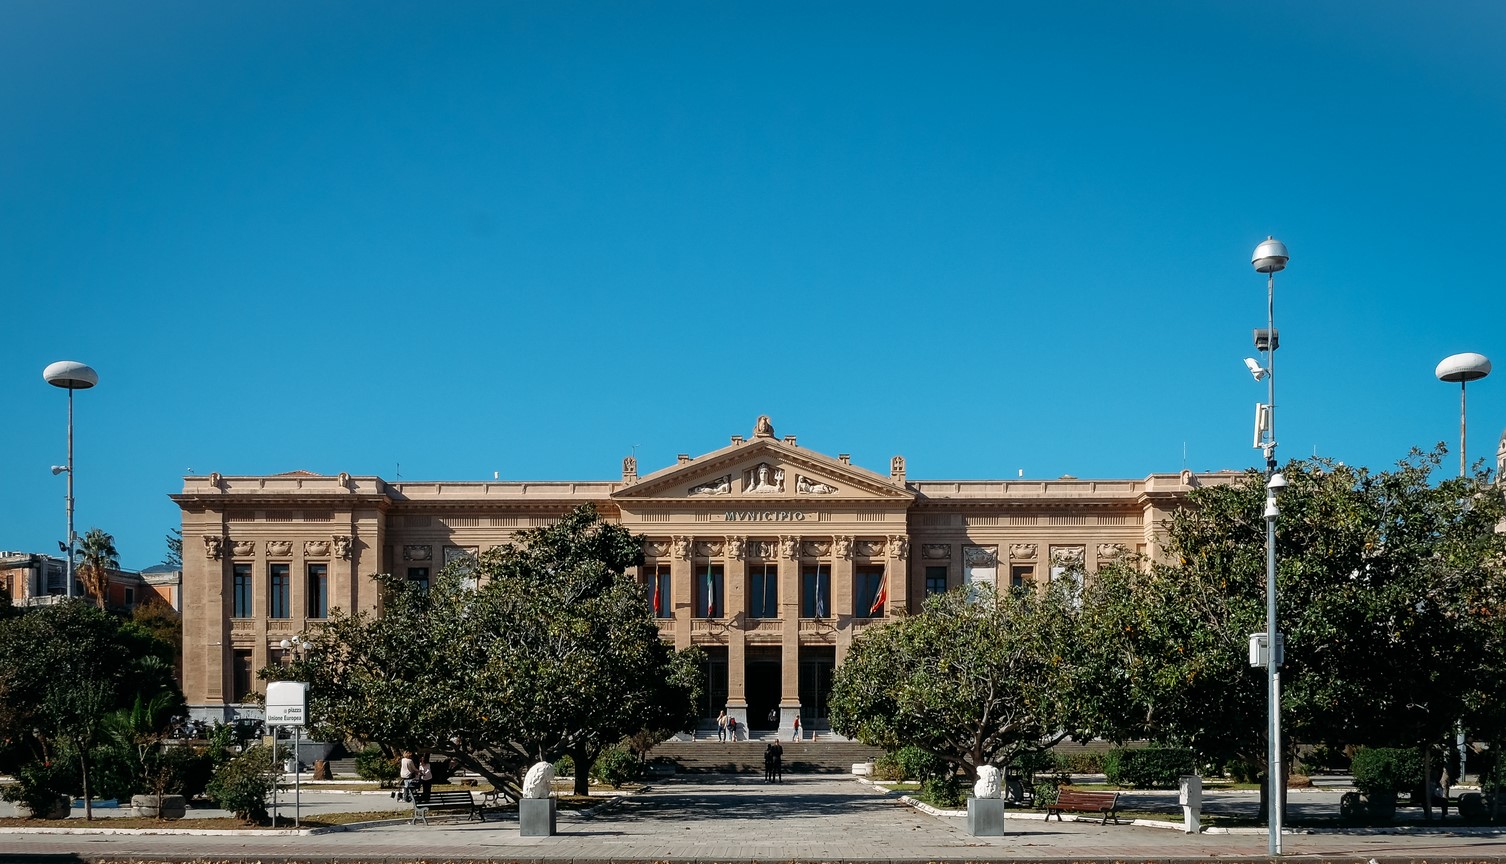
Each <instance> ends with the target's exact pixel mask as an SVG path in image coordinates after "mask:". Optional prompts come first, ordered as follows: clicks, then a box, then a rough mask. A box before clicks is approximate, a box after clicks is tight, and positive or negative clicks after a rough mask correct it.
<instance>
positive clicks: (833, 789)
mask: <svg viewBox="0 0 1506 864" xmlns="http://www.w3.org/2000/svg"><path fill="white" fill-rule="evenodd" d="M338 797H339V796H335V795H333V794H331V793H322V794H321V793H310V798H311V799H317V800H311V801H310V803H309V807H308V808H306V809H305V812H319V810H321V809H324V808H326V807H330V808H334V807H341V805H339V804H338V803H329V802H331V801H336V800H337V799H338ZM345 797H346V798H347V799H348V803H347V804H345V805H343V807H341V809H347V810H367V809H374V807H375V805H374V804H373V799H374V798H375V799H377V800H381V801H388V802H390V801H391V799H388V798H386V797H385V796H345ZM393 803H395V802H393ZM178 824H179V825H181V826H183V827H189V825H190V824H191V820H188V821H186V822H183V823H178ZM1006 828H1007V830H1008V831H1009V832H1010V833H1009V834H1008V836H1005V837H993V838H982V837H971V836H969V835H968V834H967V833H966V831H965V820H963V819H961V818H958V817H955V816H932V815H928V814H926V813H922V812H920V811H918V810H915V809H913V808H911V807H909V806H907V805H905V804H904V803H902V802H900V801H899V800H898V798H897V796H895V795H893V794H886V793H884V792H882V791H880V790H877V789H875V788H873V787H872V786H869V785H866V784H862V783H859V782H857V781H855V780H853V779H852V778H850V777H836V776H796V777H789V778H787V780H786V782H785V783H783V784H780V785H768V784H765V783H763V782H761V780H760V779H759V778H756V777H753V776H742V775H734V776H717V775H709V776H708V775H681V776H677V777H671V778H665V779H663V780H659V781H655V783H654V785H653V786H652V787H651V788H650V789H649V790H648V791H646V792H644V793H642V794H639V795H634V796H630V797H627V798H624V799H622V800H621V801H620V802H619V803H617V804H615V805H613V806H610V807H607V808H604V809H602V810H601V811H600V812H597V813H595V814H593V815H589V816H582V815H580V814H576V813H570V812H562V813H561V814H560V820H559V833H558V834H557V835H555V836H553V837H520V836H518V830H517V829H518V826H517V820H516V816H515V814H503V815H502V818H501V819H498V820H496V821H489V822H486V823H485V824H482V823H477V822H465V821H459V820H456V819H453V818H446V819H445V820H440V821H436V822H435V823H434V824H431V825H429V826H424V825H417V826H410V825H407V824H400V825H382V826H376V827H365V828H360V829H358V830H351V831H341V832H332V833H325V834H316V835H311V836H298V835H292V836H290V835H272V836H266V835H263V836H185V835H140V834H114V835H101V834H37V833H7V834H4V835H0V861H3V860H21V859H28V860H37V857H36V856H42V855H68V856H69V857H70V858H71V857H74V856H77V857H79V858H84V859H98V858H106V857H116V858H118V857H142V858H153V859H165V858H213V859H247V860H271V859H298V860H318V859H346V860H372V861H379V860H380V861H398V860H419V859H427V860H443V859H467V858H469V859H493V860H501V861H509V860H518V861H581V862H586V861H592V862H595V861H601V862H605V861H617V862H628V861H707V862H711V861H961V860H1013V859H1018V860H1029V859H1072V860H1086V859H1109V860H1154V859H1255V858H1261V857H1264V855H1265V850H1266V836H1265V834H1264V833H1257V834H1232V835H1231V834H1202V835H1195V836H1189V835H1185V834H1183V833H1181V832H1180V831H1174V830H1167V829H1157V828H1146V827H1139V826H1132V825H1119V826H1116V825H1112V824H1110V825H1107V826H1101V825H1097V824H1089V823H1084V822H1070V821H1069V822H1063V823H1057V822H1055V821H1052V822H1050V823H1049V824H1048V823H1046V822H1045V821H1043V820H1042V819H1041V818H1040V817H1039V815H1037V816H1035V817H1034V818H1030V819H1023V818H1022V819H1010V820H1008V822H1007V823H1006ZM1284 851H1285V852H1286V853H1287V854H1290V855H1293V856H1300V857H1305V858H1306V857H1310V858H1316V859H1356V860H1361V861H1368V860H1369V859H1371V858H1375V859H1378V860H1382V861H1385V860H1407V861H1414V860H1424V859H1425V860H1429V861H1433V860H1439V859H1444V860H1447V859H1471V860H1480V859H1486V858H1501V859H1502V860H1506V835H1503V834H1501V833H1499V832H1495V831H1491V830H1483V829H1458V830H1448V829H1441V828H1426V829H1423V828H1407V829H1400V830H1391V831H1384V832H1383V831H1379V830H1376V831H1368V830H1355V831H1331V832H1324V833H1311V834H1292V835H1288V836H1287V837H1286V838H1285V840H1284Z"/></svg>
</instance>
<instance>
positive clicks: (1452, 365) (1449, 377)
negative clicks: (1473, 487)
mask: <svg viewBox="0 0 1506 864" xmlns="http://www.w3.org/2000/svg"><path fill="white" fill-rule="evenodd" d="M1433 374H1434V375H1437V376H1438V380H1439V381H1446V382H1448V383H1450V384H1452V383H1454V382H1455V381H1458V382H1459V476H1460V477H1463V476H1464V441H1465V436H1464V385H1466V384H1468V383H1469V382H1471V381H1479V380H1480V379H1481V378H1484V377H1485V376H1486V375H1489V374H1490V360H1489V359H1488V358H1486V356H1485V355H1484V354H1474V353H1465V354H1452V355H1450V356H1448V357H1445V358H1443V360H1442V361H1441V362H1440V363H1439V364H1438V368H1437V369H1435V370H1433Z"/></svg>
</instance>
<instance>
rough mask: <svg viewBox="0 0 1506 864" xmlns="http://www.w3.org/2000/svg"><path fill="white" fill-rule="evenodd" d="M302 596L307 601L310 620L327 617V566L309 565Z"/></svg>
mask: <svg viewBox="0 0 1506 864" xmlns="http://www.w3.org/2000/svg"><path fill="white" fill-rule="evenodd" d="M303 593H304V596H306V597H308V599H309V614H308V617H310V618H325V617H328V615H329V565H328V564H310V565H309V578H308V586H307V587H306V588H305V589H304V592H303Z"/></svg>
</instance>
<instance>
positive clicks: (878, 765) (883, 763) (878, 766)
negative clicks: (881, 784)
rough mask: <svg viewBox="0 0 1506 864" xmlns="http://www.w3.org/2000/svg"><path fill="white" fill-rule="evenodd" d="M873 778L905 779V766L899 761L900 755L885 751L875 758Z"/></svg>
mask: <svg viewBox="0 0 1506 864" xmlns="http://www.w3.org/2000/svg"><path fill="white" fill-rule="evenodd" d="M873 779H875V780H903V779H905V769H904V766H902V765H900V763H899V756H898V755H896V754H894V753H884V754H883V755H881V756H879V757H878V758H877V759H875V760H873Z"/></svg>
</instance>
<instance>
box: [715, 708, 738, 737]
mask: <svg viewBox="0 0 1506 864" xmlns="http://www.w3.org/2000/svg"><path fill="white" fill-rule="evenodd" d="M716 740H718V741H736V740H737V718H736V717H733V716H732V715H731V714H728V713H727V712H726V711H722V713H720V714H718V715H716Z"/></svg>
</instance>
